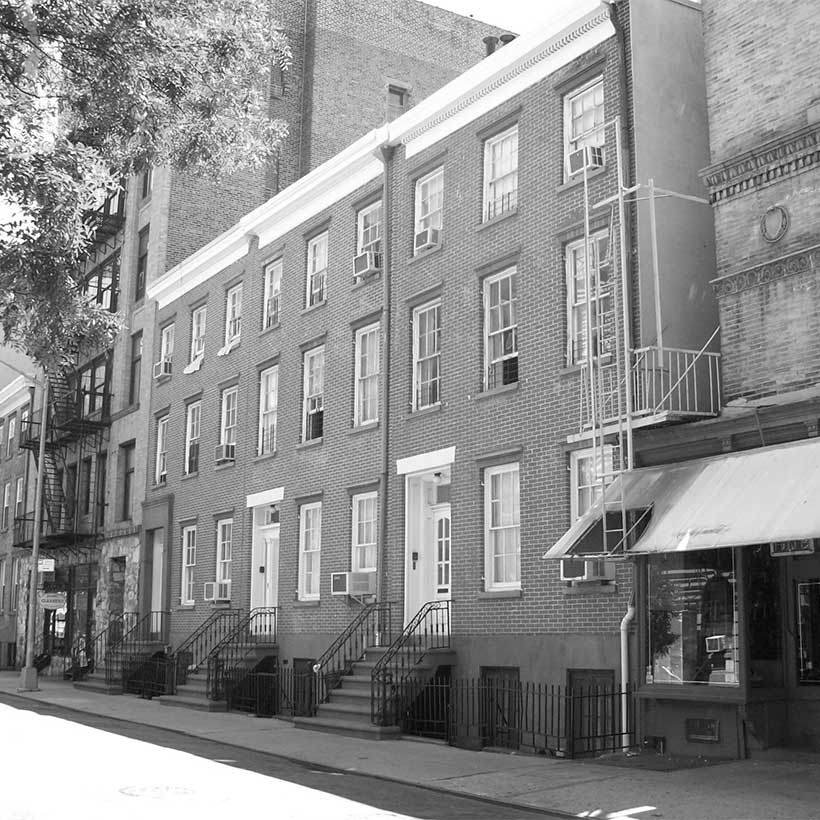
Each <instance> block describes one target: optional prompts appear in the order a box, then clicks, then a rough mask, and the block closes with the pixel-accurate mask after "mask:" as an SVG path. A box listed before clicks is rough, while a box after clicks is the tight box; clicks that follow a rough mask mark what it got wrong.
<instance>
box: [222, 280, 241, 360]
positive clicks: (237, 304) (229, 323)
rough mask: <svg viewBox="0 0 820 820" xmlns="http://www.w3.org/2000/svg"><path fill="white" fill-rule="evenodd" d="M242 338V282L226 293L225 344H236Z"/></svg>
mask: <svg viewBox="0 0 820 820" xmlns="http://www.w3.org/2000/svg"><path fill="white" fill-rule="evenodd" d="M241 338H242V282H240V283H239V284H238V285H234V286H233V287H232V288H229V289H228V290H227V292H226V293H225V346H226V347H227V346H235V345H236V344H238V343H239V341H240V339H241Z"/></svg>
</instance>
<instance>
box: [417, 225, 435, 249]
mask: <svg viewBox="0 0 820 820" xmlns="http://www.w3.org/2000/svg"><path fill="white" fill-rule="evenodd" d="M438 244H439V231H438V230H437V229H436V228H425V229H424V230H423V231H419V232H418V233H417V234H416V241H415V243H414V247H415V249H416V253H418V252H419V251H424V250H427V248H435V246H436V245H438Z"/></svg>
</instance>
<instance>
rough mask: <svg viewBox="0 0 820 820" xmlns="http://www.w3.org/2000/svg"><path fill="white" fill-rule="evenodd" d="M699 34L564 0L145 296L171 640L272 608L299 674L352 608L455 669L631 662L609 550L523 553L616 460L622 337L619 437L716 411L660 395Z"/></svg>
mask: <svg viewBox="0 0 820 820" xmlns="http://www.w3.org/2000/svg"><path fill="white" fill-rule="evenodd" d="M700 30H701V10H700V6H699V4H696V3H689V2H684V1H683V0H664V2H646V0H632V1H631V2H628V3H616V4H612V5H607V4H601V3H597V2H592V1H591V0H590V1H589V2H584V3H579V4H578V7H577V8H576V9H575V10H574V11H573V12H572V14H569V15H568V16H566V17H563V18H556V19H554V20H553V21H551V22H550V23H549V24H547V25H545V26H544V28H543V29H542V30H539V31H537V32H532V33H530V34H528V35H526V36H522V37H520V38H518V39H516V40H514V41H513V42H511V43H509V44H507V45H504V46H503V47H502V48H500V49H498V50H497V51H496V52H495V53H493V54H492V55H490V56H489V57H488V58H487V59H486V60H483V61H482V62H481V63H479V64H478V65H477V66H475V67H474V68H472V69H470V70H468V71H467V72H465V73H464V74H462V75H461V76H460V77H458V78H457V79H455V80H454V81H452V82H451V83H449V84H448V85H446V86H445V87H444V88H442V89H441V90H440V91H438V92H436V93H435V94H433V95H431V96H430V97H429V98H427V99H426V100H424V101H422V102H420V103H419V104H418V105H417V106H416V107H415V108H414V109H413V110H411V111H409V112H407V113H406V114H404V115H403V116H401V117H399V118H398V119H396V120H395V121H393V122H391V123H389V124H388V125H387V126H386V127H385V128H382V129H378V130H376V131H373V132H371V133H370V134H368V135H366V136H365V137H363V138H362V139H360V140H358V141H357V142H355V143H353V144H352V145H351V146H350V147H349V148H347V149H345V150H344V151H342V152H341V153H339V154H337V155H336V156H334V157H333V158H331V159H330V160H328V161H327V162H325V163H324V164H323V165H321V166H320V167H318V168H317V169H315V170H314V171H313V172H311V173H310V174H308V175H307V176H306V177H304V178H303V179H301V180H299V181H298V182H296V183H294V184H293V185H291V186H290V187H289V188H287V189H285V190H284V191H282V192H281V193H279V194H278V195H276V196H274V197H273V198H272V199H270V200H269V201H268V202H266V203H265V204H264V205H262V206H261V207H260V208H257V209H256V210H255V211H253V212H251V213H249V214H248V215H247V216H245V217H243V218H242V219H241V220H239V222H238V223H236V224H235V225H234V226H232V227H231V228H229V229H228V230H227V231H225V232H224V233H223V234H221V235H220V236H218V237H217V238H215V239H214V240H213V241H212V242H210V243H209V244H208V245H206V246H205V247H204V248H203V249H201V250H200V251H198V252H197V253H195V254H193V255H192V256H190V257H188V258H187V259H185V260H183V261H182V262H180V263H179V264H178V265H176V266H175V267H173V268H171V269H170V270H169V271H168V273H167V274H166V275H165V276H163V277H160V278H158V279H157V280H156V281H155V282H154V283H153V285H152V286H151V287H150V288H149V291H148V297H149V299H153V300H155V301H156V303H157V306H158V310H157V322H156V330H155V333H154V340H153V344H154V345H155V346H156V345H159V344H161V339H162V337H163V335H168V334H171V333H173V335H174V337H175V338H176V339H177V340H183V341H182V343H181V344H178V345H177V346H176V348H175V353H174V358H173V362H172V363H171V367H170V373H169V375H167V376H163V377H162V378H161V379H159V380H157V381H156V382H155V384H154V389H153V391H152V395H151V411H150V413H151V419H152V434H151V447H150V450H149V452H150V458H149V468H151V467H152V468H153V470H154V479H155V480H154V482H153V486H151V487H150V488H149V490H148V492H147V500H146V510H148V509H151V508H153V507H155V508H157V509H161V510H162V511H163V512H162V515H161V516H157V517H156V518H152V519H151V524H150V526H149V524H147V523H146V524H145V527H146V530H148V535H147V537H148V539H149V540H150V539H151V538H155V539H157V538H158V539H159V541H160V542H161V543H163V544H167V545H170V547H169V549H167V550H166V551H165V552H164V553H163V556H164V564H163V571H162V572H161V573H158V574H157V576H156V577H157V588H156V596H155V599H154V600H155V604H156V605H157V608H158V609H161V610H169V611H170V620H171V632H170V635H171V643H172V644H179V643H180V642H182V641H184V640H185V638H186V636H187V635H189V634H190V633H191V632H192V630H194V629H196V628H197V627H198V626H199V625H201V624H203V623H204V622H206V621H208V620H209V619H213V618H218V617H219V615H218V613H219V611H220V609H222V608H225V611H231V610H232V609H233V608H237V607H238V608H241V609H243V610H245V611H247V609H248V608H249V607H259V606H270V607H274V606H275V607H276V609H277V613H276V618H277V624H276V644H277V648H276V653H277V657H278V660H279V663H280V664H281V665H282V666H286V667H288V668H293V669H310V668H312V666H313V664H314V662H317V663H319V664H320V668H321V664H325V663H329V662H330V660H331V658H330V656H329V655H328V648H329V647H333V646H341V645H342V644H336V643H334V641H336V640H337V639H343V640H347V639H348V638H349V637H350V636H351V635H352V634H353V633H352V632H350V628H352V627H353V626H356V624H357V623H359V621H357V619H360V618H364V617H365V616H366V615H367V613H368V606H370V607H375V606H377V604H375V603H373V599H374V598H376V599H377V601H378V603H379V604H385V603H387V602H391V604H392V609H391V613H390V620H389V626H390V627H391V628H392V637H395V636H396V634H397V633H398V632H400V631H401V630H402V628H404V629H405V630H406V632H405V634H404V635H403V637H402V639H401V640H403V641H404V647H405V648H412V647H414V646H415V647H418V646H419V645H421V643H423V640H422V637H421V635H422V633H423V634H424V635H425V636H427V637H428V638H429V636H430V635H442V634H446V635H448V636H449V638H448V641H447V643H448V645H449V647H450V649H451V650H452V651H453V653H454V654H453V655H451V656H449V657H448V666H449V669H450V673H451V674H454V675H458V676H462V677H481V676H485V677H486V676H493V677H499V676H501V677H504V678H506V679H507V680H509V681H518V680H521V681H525V680H539V681H543V682H546V683H555V684H568V685H570V686H578V685H582V684H595V683H599V684H601V685H611V684H615V683H616V682H617V681H619V680H621V679H622V677H623V676H625V675H628V671H629V670H628V669H627V668H622V666H621V651H622V648H623V647H622V637H621V628H620V627H621V622H622V619H623V618H624V615H625V613H626V612H627V611H628V606H629V599H630V595H631V592H632V567H631V565H629V564H626V563H624V562H620V563H619V564H617V565H615V564H612V563H609V562H604V561H602V560H599V555H600V550H599V551H598V552H597V553H595V554H593V553H592V552H589V551H588V552H587V553H586V554H587V555H589V556H590V557H585V555H581V557H580V558H573V559H567V560H566V561H564V562H562V563H558V562H551V561H544V560H542V556H543V552H544V549H545V548H546V547H547V546H549V544H551V543H553V542H554V541H556V540H557V539H558V538H559V536H560V535H561V533H563V532H564V531H565V530H566V529H567V527H568V526H569V525H570V523H571V521H572V520H573V518H577V517H580V516H582V515H583V514H584V513H585V511H586V510H588V508H589V507H590V506H591V505H592V502H593V500H594V499H595V497H596V496H597V495H599V494H600V490H601V484H600V482H602V481H605V480H608V476H607V475H606V473H609V472H612V471H613V470H614V469H615V468H616V466H617V465H616V462H618V464H620V461H621V460H624V461H625V460H626V459H627V457H628V454H627V453H626V447H625V444H624V440H623V433H622V432H621V431H620V428H619V424H618V419H617V418H614V417H613V413H612V407H611V406H610V407H607V406H606V405H607V401H610V402H611V401H615V402H616V403H617V401H618V393H619V389H620V388H619V385H620V384H621V376H622V375H623V374H622V370H618V369H617V368H622V367H623V359H624V358H625V354H623V353H622V352H619V351H622V350H623V349H624V347H623V345H624V342H623V340H624V339H627V340H628V345H626V349H627V354H626V355H628V357H629V358H628V362H629V366H633V365H635V366H640V367H641V368H643V370H642V373H643V374H644V378H643V380H642V381H640V382H639V384H640V391H639V393H640V401H641V404H640V408H639V410H640V412H638V413H636V414H635V418H634V419H632V421H633V423H634V426H635V427H636V428H650V427H653V426H657V425H666V424H668V423H670V422H672V421H680V420H682V419H684V418H692V417H701V416H711V415H714V414H715V412H716V410H717V407H716V402H715V401H714V397H712V399H713V400H712V401H711V402H710V399H709V396H708V395H707V396H703V397H698V396H694V395H693V396H691V397H689V398H682V397H681V396H680V395H679V394H678V395H674V396H673V395H671V393H669V392H668V391H667V388H668V387H669V376H670V374H672V379H673V380H675V379H684V380H687V378H688V376H687V374H688V372H689V371H690V370H692V368H693V367H695V365H694V364H693V363H694V362H695V361H696V360H699V354H700V352H701V350H702V349H704V350H706V349H708V345H709V344H710V343H711V340H710V334H711V333H712V331H713V330H714V327H715V325H716V324H717V316H716V307H715V303H714V298H713V294H712V289H711V286H710V284H709V282H710V280H711V279H712V278H713V277H714V274H715V261H714V242H713V225H712V218H711V213H710V210H709V208H708V203H706V201H705V200H701V201H698V195H699V194H700V195H702V194H703V188H702V183H701V181H700V179H699V177H698V170H699V169H701V168H702V167H703V166H704V164H706V163H707V162H708V160H709V154H708V145H707V134H706V125H705V123H706V118H705V89H704V83H703V63H702V43H701V33H700ZM670 43H672V44H673V47H672V48H673V50H672V51H670V45H669V44H670ZM640 181H643V182H642V184H641V185H638V182H640ZM647 185H648V186H649V187H648V188H647ZM660 186H663V188H661V187H660ZM647 190H648V192H649V193H648V195H647V194H646V191H647ZM656 193H657V194H658V201H657V202H655V194H656ZM661 196H662V197H663V199H662V200H661V199H660V197H661ZM587 257H590V259H591V262H592V263H593V264H590V265H588V266H587V265H586V264H585V263H586V259H587ZM587 294H594V296H593V297H592V298H588V297H587ZM624 304H626V305H627V306H628V307H627V309H626V310H622V309H621V308H620V307H618V306H620V305H624ZM202 310H207V314H208V317H209V319H208V325H207V331H206V333H205V336H204V337H202V336H201V334H200V330H199V328H200V327H201V311H202ZM211 317H215V318H214V319H212V318H211ZM171 328H173V330H172V329H171ZM661 335H662V336H663V341H662V340H661V338H660V337H661ZM664 345H665V346H664ZM664 350H666V351H674V352H675V355H674V356H673V357H672V358H667V359H663V358H662V357H663V356H664V355H665V354H664V352H663V351H664ZM588 351H593V354H592V356H590V355H589V353H588ZM710 355H711V356H712V358H708V359H703V361H705V362H706V363H707V366H708V367H712V368H713V367H714V364H713V363H714V361H715V358H714V354H713V353H712V352H711V351H710ZM648 363H649V364H648ZM697 368H698V371H699V374H700V368H701V364H698V365H697ZM661 372H663V373H665V374H666V375H665V378H666V379H667V381H666V382H665V383H664V384H665V386H659V385H656V384H655V383H654V382H653V381H652V377H653V376H654V375H656V374H658V373H661ZM700 375H702V376H704V377H705V378H707V379H708V378H709V376H710V375H711V376H712V377H714V371H713V370H712V371H706V372H705V373H703V374H700ZM627 381H629V379H627ZM630 383H631V382H630ZM606 384H609V385H610V387H611V390H610V391H609V393H608V392H607V391H606V389H605V388H604V387H602V385H606ZM613 391H614V393H613ZM653 391H654V392H653ZM590 394H592V395H590ZM607 395H609V398H608V399H607ZM613 395H614V398H613ZM592 408H597V409H596V410H595V411H593V410H592ZM602 408H603V409H602ZM596 412H597V415H596ZM596 465H597V466H596ZM602 465H606V467H607V469H603V467H602ZM146 520H147V518H146ZM152 533H153V534H152ZM345 583H347V584H361V588H360V589H359V591H358V592H357V591H356V590H353V589H350V588H348V591H349V592H350V593H352V594H337V593H339V592H342V591H343V590H344V584H345ZM337 584H339V585H340V586H339V587H338V588H336V585H337ZM379 614H380V617H382V616H383V613H381V612H380V613H379ZM349 625H350V627H349ZM387 625H388V623H387V622H386V621H380V622H379V625H378V626H379V629H378V630H377V631H378V632H380V633H382V632H384V631H386V628H387ZM417 627H418V628H417ZM266 628H267V627H266ZM356 628H358V627H357V626H356ZM370 637H375V638H376V639H378V640H382V641H384V640H385V636H384V634H379V635H371V636H370ZM426 639H427V638H425V640H426ZM633 643H634V641H633ZM394 646H397V644H394ZM360 648H361V647H360ZM632 650H633V654H634V651H635V647H634V646H633V647H632ZM408 651H409V649H408ZM410 654H412V653H410ZM408 657H409V654H408ZM368 692H369V690H368ZM315 721H316V719H315V718H314V725H315Z"/></svg>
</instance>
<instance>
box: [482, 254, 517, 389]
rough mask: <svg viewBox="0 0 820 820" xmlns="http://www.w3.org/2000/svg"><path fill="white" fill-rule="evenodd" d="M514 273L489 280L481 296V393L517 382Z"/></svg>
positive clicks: (486, 281) (512, 271)
mask: <svg viewBox="0 0 820 820" xmlns="http://www.w3.org/2000/svg"><path fill="white" fill-rule="evenodd" d="M517 278H518V277H517V272H516V269H515V268H514V267H512V268H507V269H506V270H503V271H501V272H500V273H497V274H494V275H493V276H488V277H487V278H486V279H485V280H484V283H483V293H484V389H485V390H492V389H493V388H496V387H502V386H503V385H506V384H514V383H515V382H517V381H518V318H517V315H516V289H517Z"/></svg>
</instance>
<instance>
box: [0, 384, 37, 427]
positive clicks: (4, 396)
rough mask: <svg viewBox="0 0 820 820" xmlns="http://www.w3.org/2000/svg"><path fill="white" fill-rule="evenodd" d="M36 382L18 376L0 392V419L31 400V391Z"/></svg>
mask: <svg viewBox="0 0 820 820" xmlns="http://www.w3.org/2000/svg"><path fill="white" fill-rule="evenodd" d="M32 387H34V381H33V380H32V379H29V378H27V377H26V376H17V378H16V379H14V380H13V381H10V382H9V383H8V384H7V385H6V386H5V387H4V388H3V389H2V390H0V418H2V417H4V416H5V415H6V414H7V413H11V412H13V411H14V410H16V409H17V408H18V407H20V406H21V405H23V404H26V403H27V402H28V400H29V391H30V389H31V388H32Z"/></svg>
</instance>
